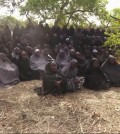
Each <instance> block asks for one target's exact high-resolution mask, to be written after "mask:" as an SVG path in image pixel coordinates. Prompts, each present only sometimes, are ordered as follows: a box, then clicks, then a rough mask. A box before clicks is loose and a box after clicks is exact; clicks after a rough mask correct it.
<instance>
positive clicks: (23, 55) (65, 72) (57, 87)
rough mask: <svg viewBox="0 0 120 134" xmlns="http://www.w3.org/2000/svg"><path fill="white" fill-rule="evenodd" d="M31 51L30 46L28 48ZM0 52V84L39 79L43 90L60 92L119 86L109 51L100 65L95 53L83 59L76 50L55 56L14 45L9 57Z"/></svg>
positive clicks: (119, 77) (119, 67)
mask: <svg viewBox="0 0 120 134" xmlns="http://www.w3.org/2000/svg"><path fill="white" fill-rule="evenodd" d="M30 51H31V50H30ZM10 59H11V61H12V62H11V61H10V60H9V59H8V58H7V57H6V55H5V54H3V53H0V85H2V86H3V85H8V84H9V85H12V84H16V83H18V82H20V81H28V80H40V78H41V79H42V81H43V88H42V89H43V94H63V93H66V92H73V91H76V90H80V89H81V88H82V86H84V87H85V88H88V89H93V90H100V89H108V88H110V87H111V86H112V87H120V65H119V64H118V63H117V62H116V60H115V57H114V56H112V55H109V56H108V57H107V58H106V60H105V61H104V62H103V64H102V65H101V64H100V62H99V60H98V59H97V58H96V57H92V58H91V59H90V60H89V61H86V60H85V57H84V56H82V55H81V54H80V53H79V52H76V53H75V51H74V50H73V49H71V50H70V51H69V52H68V49H67V47H66V48H65V51H63V50H60V51H59V53H58V54H57V56H56V60H54V59H52V57H51V56H50V55H49V54H48V51H47V50H44V51H41V50H39V49H34V51H33V52H32V53H31V55H30V56H28V53H27V52H26V51H21V52H20V50H19V48H15V49H14V53H13V54H12V56H11V57H10Z"/></svg>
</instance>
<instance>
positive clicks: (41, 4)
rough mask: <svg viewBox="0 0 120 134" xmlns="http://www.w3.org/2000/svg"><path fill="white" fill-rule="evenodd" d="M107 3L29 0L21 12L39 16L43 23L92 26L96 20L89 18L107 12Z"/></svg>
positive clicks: (101, 1) (93, 0)
mask: <svg viewBox="0 0 120 134" xmlns="http://www.w3.org/2000/svg"><path fill="white" fill-rule="evenodd" d="M107 3H108V2H107V0H28V1H27V2H26V4H25V6H21V14H22V15H25V14H27V15H30V16H34V17H35V18H36V17H37V19H38V20H39V21H41V23H48V22H50V23H51V22H52V23H53V25H59V26H63V25H66V26H70V25H72V26H76V27H77V26H83V27H84V26H89V27H92V25H95V21H96V20H95V21H94V22H90V21H89V18H90V17H91V16H96V17H98V16H99V14H100V13H101V12H105V11H106V8H105V7H106V4H107Z"/></svg>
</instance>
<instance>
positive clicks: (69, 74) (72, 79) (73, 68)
mask: <svg viewBox="0 0 120 134" xmlns="http://www.w3.org/2000/svg"><path fill="white" fill-rule="evenodd" d="M62 74H63V75H64V76H65V77H66V79H67V81H68V89H70V90H72V91H75V90H77V89H81V88H82V86H83V83H84V77H77V74H78V70H77V60H75V59H72V60H71V61H70V62H69V63H68V64H67V65H66V66H65V67H64V68H63V69H62Z"/></svg>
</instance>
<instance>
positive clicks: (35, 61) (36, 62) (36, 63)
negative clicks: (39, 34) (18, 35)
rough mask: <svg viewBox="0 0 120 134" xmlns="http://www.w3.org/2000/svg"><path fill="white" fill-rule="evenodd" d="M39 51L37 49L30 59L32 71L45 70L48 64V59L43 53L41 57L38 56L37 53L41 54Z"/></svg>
mask: <svg viewBox="0 0 120 134" xmlns="http://www.w3.org/2000/svg"><path fill="white" fill-rule="evenodd" d="M39 51H40V50H39V49H35V50H34V53H33V55H32V56H31V57H30V67H31V69H32V70H43V71H44V70H45V66H46V64H47V63H48V62H47V60H46V58H45V57H44V56H43V54H42V53H41V55H40V56H36V55H35V53H36V52H39Z"/></svg>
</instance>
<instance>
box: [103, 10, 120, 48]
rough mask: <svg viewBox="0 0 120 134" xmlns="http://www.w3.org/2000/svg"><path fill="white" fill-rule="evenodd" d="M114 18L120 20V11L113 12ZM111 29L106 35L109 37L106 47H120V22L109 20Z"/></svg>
mask: <svg viewBox="0 0 120 134" xmlns="http://www.w3.org/2000/svg"><path fill="white" fill-rule="evenodd" d="M112 16H115V17H116V18H119V19H120V9H114V10H113V11H112ZM109 23H110V27H109V29H108V31H107V32H106V34H107V35H108V36H109V38H108V39H107V41H106V42H105V45H109V46H112V45H120V20H119V21H117V20H114V19H112V18H111V19H109Z"/></svg>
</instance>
